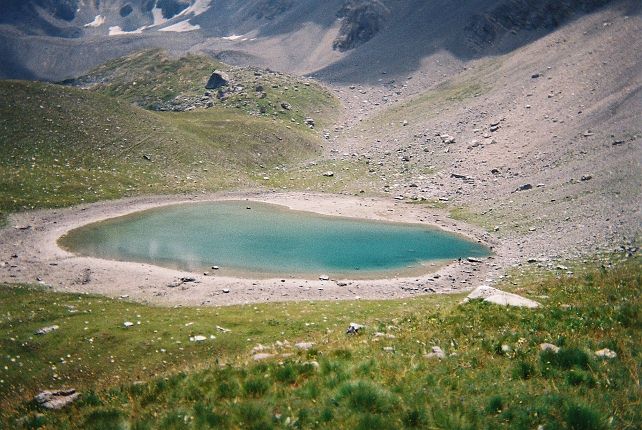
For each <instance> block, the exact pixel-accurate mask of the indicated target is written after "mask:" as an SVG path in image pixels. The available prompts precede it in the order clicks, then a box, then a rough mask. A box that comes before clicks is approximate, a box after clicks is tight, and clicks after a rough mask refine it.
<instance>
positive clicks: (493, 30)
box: [465, 0, 613, 49]
mask: <svg viewBox="0 0 642 430" xmlns="http://www.w3.org/2000/svg"><path fill="white" fill-rule="evenodd" d="M612 1H613V0H505V1H503V2H501V3H500V4H498V5H497V6H495V7H494V8H493V9H490V10H489V11H487V12H484V13H480V14H475V15H473V16H472V17H471V18H470V20H469V22H468V24H467V25H466V27H465V32H466V35H467V39H468V40H469V42H470V44H471V45H473V47H475V48H478V49H481V48H483V47H485V46H488V45H491V44H493V43H494V42H495V41H496V40H498V39H500V38H501V37H502V36H503V35H505V34H507V33H509V32H512V33H516V32H518V31H521V30H527V31H537V30H552V29H555V28H557V27H559V26H560V25H562V24H564V23H565V22H567V21H569V20H570V19H572V18H573V17H574V16H576V15H578V14H580V13H587V12H592V11H594V10H595V9H598V8H599V7H602V6H604V5H605V4H607V3H610V2H612Z"/></svg>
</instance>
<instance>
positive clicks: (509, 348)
mask: <svg viewBox="0 0 642 430" xmlns="http://www.w3.org/2000/svg"><path fill="white" fill-rule="evenodd" d="M512 350H513V348H511V347H510V345H506V344H503V345H502V352H503V353H504V354H507V353H509V352H511V351H512Z"/></svg>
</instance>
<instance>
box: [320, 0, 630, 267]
mask: <svg viewBox="0 0 642 430" xmlns="http://www.w3.org/2000/svg"><path fill="white" fill-rule="evenodd" d="M640 30H642V21H641V19H640V17H639V16H627V15H626V13H625V12H624V11H620V10H617V9H615V10H612V11H607V12H603V13H601V14H596V15H591V16H586V17H584V18H582V19H580V20H577V21H575V22H573V23H572V24H570V25H568V26H566V27H564V28H563V29H561V30H559V31H557V32H553V33H551V34H549V35H548V36H546V37H544V38H542V39H540V40H538V41H536V42H535V43H533V44H531V45H528V46H526V47H525V48H522V49H519V50H516V51H513V52H512V53H509V54H506V55H501V56H496V57H492V58H488V57H487V58H484V59H481V60H477V61H473V62H470V63H463V62H461V61H459V60H458V59H457V58H455V57H452V56H449V55H446V54H440V55H436V56H434V57H431V58H430V60H431V61H430V62H429V61H426V62H425V64H424V65H423V67H422V68H421V69H420V70H418V71H417V72H416V73H413V74H412V75H409V76H407V77H406V79H405V80H397V81H394V80H390V79H389V78H387V75H385V74H382V78H381V79H380V81H381V82H380V83H379V85H374V86H368V85H350V86H342V87H339V88H338V89H337V93H338V94H339V95H340V97H342V99H343V101H344V103H345V104H346V110H345V112H346V114H345V118H344V121H343V123H342V124H340V125H338V126H337V127H336V128H335V129H333V130H331V131H330V133H329V134H330V139H331V141H332V145H330V146H329V147H330V148H331V149H330V150H329V151H328V156H329V157H330V158H333V159H337V160H367V162H368V163H369V164H368V165H369V170H370V175H371V176H370V178H371V182H370V185H372V186H373V187H374V188H375V189H377V191H380V192H385V193H387V194H389V195H390V197H394V198H402V197H403V198H404V199H406V200H410V199H412V200H414V199H419V200H422V199H426V200H427V201H429V202H437V203H438V204H439V205H441V206H444V207H447V208H449V209H451V211H452V214H453V215H455V216H457V217H459V218H462V219H465V220H467V221H469V222H472V223H474V224H478V225H480V226H483V227H484V228H486V229H487V230H488V231H489V232H491V236H492V237H493V238H495V239H498V240H500V241H501V242H502V243H503V245H500V246H502V247H504V248H506V249H505V250H506V251H508V249H510V252H509V253H510V254H513V255H514V256H515V261H514V262H520V261H525V260H527V259H554V258H557V257H559V256H565V257H572V256H578V255H583V254H591V253H594V252H596V251H597V250H600V249H611V248H614V247H619V246H630V245H632V244H633V243H637V242H638V241H639V231H640V220H641V218H640V190H641V189H642V175H641V173H642V169H641V168H640V160H641V159H642V151H641V150H642V146H641V143H642V125H641V124H642V123H641V122H640V113H641V112H642V101H641V100H642V56H641V55H640V52H642V42H641V41H640V38H639V37H634V36H633V35H634V34H639V33H640Z"/></svg>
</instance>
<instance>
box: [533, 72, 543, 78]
mask: <svg viewBox="0 0 642 430" xmlns="http://www.w3.org/2000/svg"><path fill="white" fill-rule="evenodd" d="M540 76H542V74H541V73H533V74H532V75H531V79H537V78H539V77H540Z"/></svg>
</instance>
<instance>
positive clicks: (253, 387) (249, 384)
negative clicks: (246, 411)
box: [243, 377, 270, 398]
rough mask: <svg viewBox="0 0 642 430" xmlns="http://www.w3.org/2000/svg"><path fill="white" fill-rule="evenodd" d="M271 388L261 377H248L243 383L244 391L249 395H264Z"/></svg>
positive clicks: (256, 396)
mask: <svg viewBox="0 0 642 430" xmlns="http://www.w3.org/2000/svg"><path fill="white" fill-rule="evenodd" d="M269 389H270V385H269V384H268V382H267V381H266V380H265V379H264V378H261V377H255V378H251V379H248V380H247V381H245V383H244V384H243V392H244V393H245V395H246V396H249V397H255V398H258V397H262V396H263V395H264V394H265V393H267V391H268V390H269Z"/></svg>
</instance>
